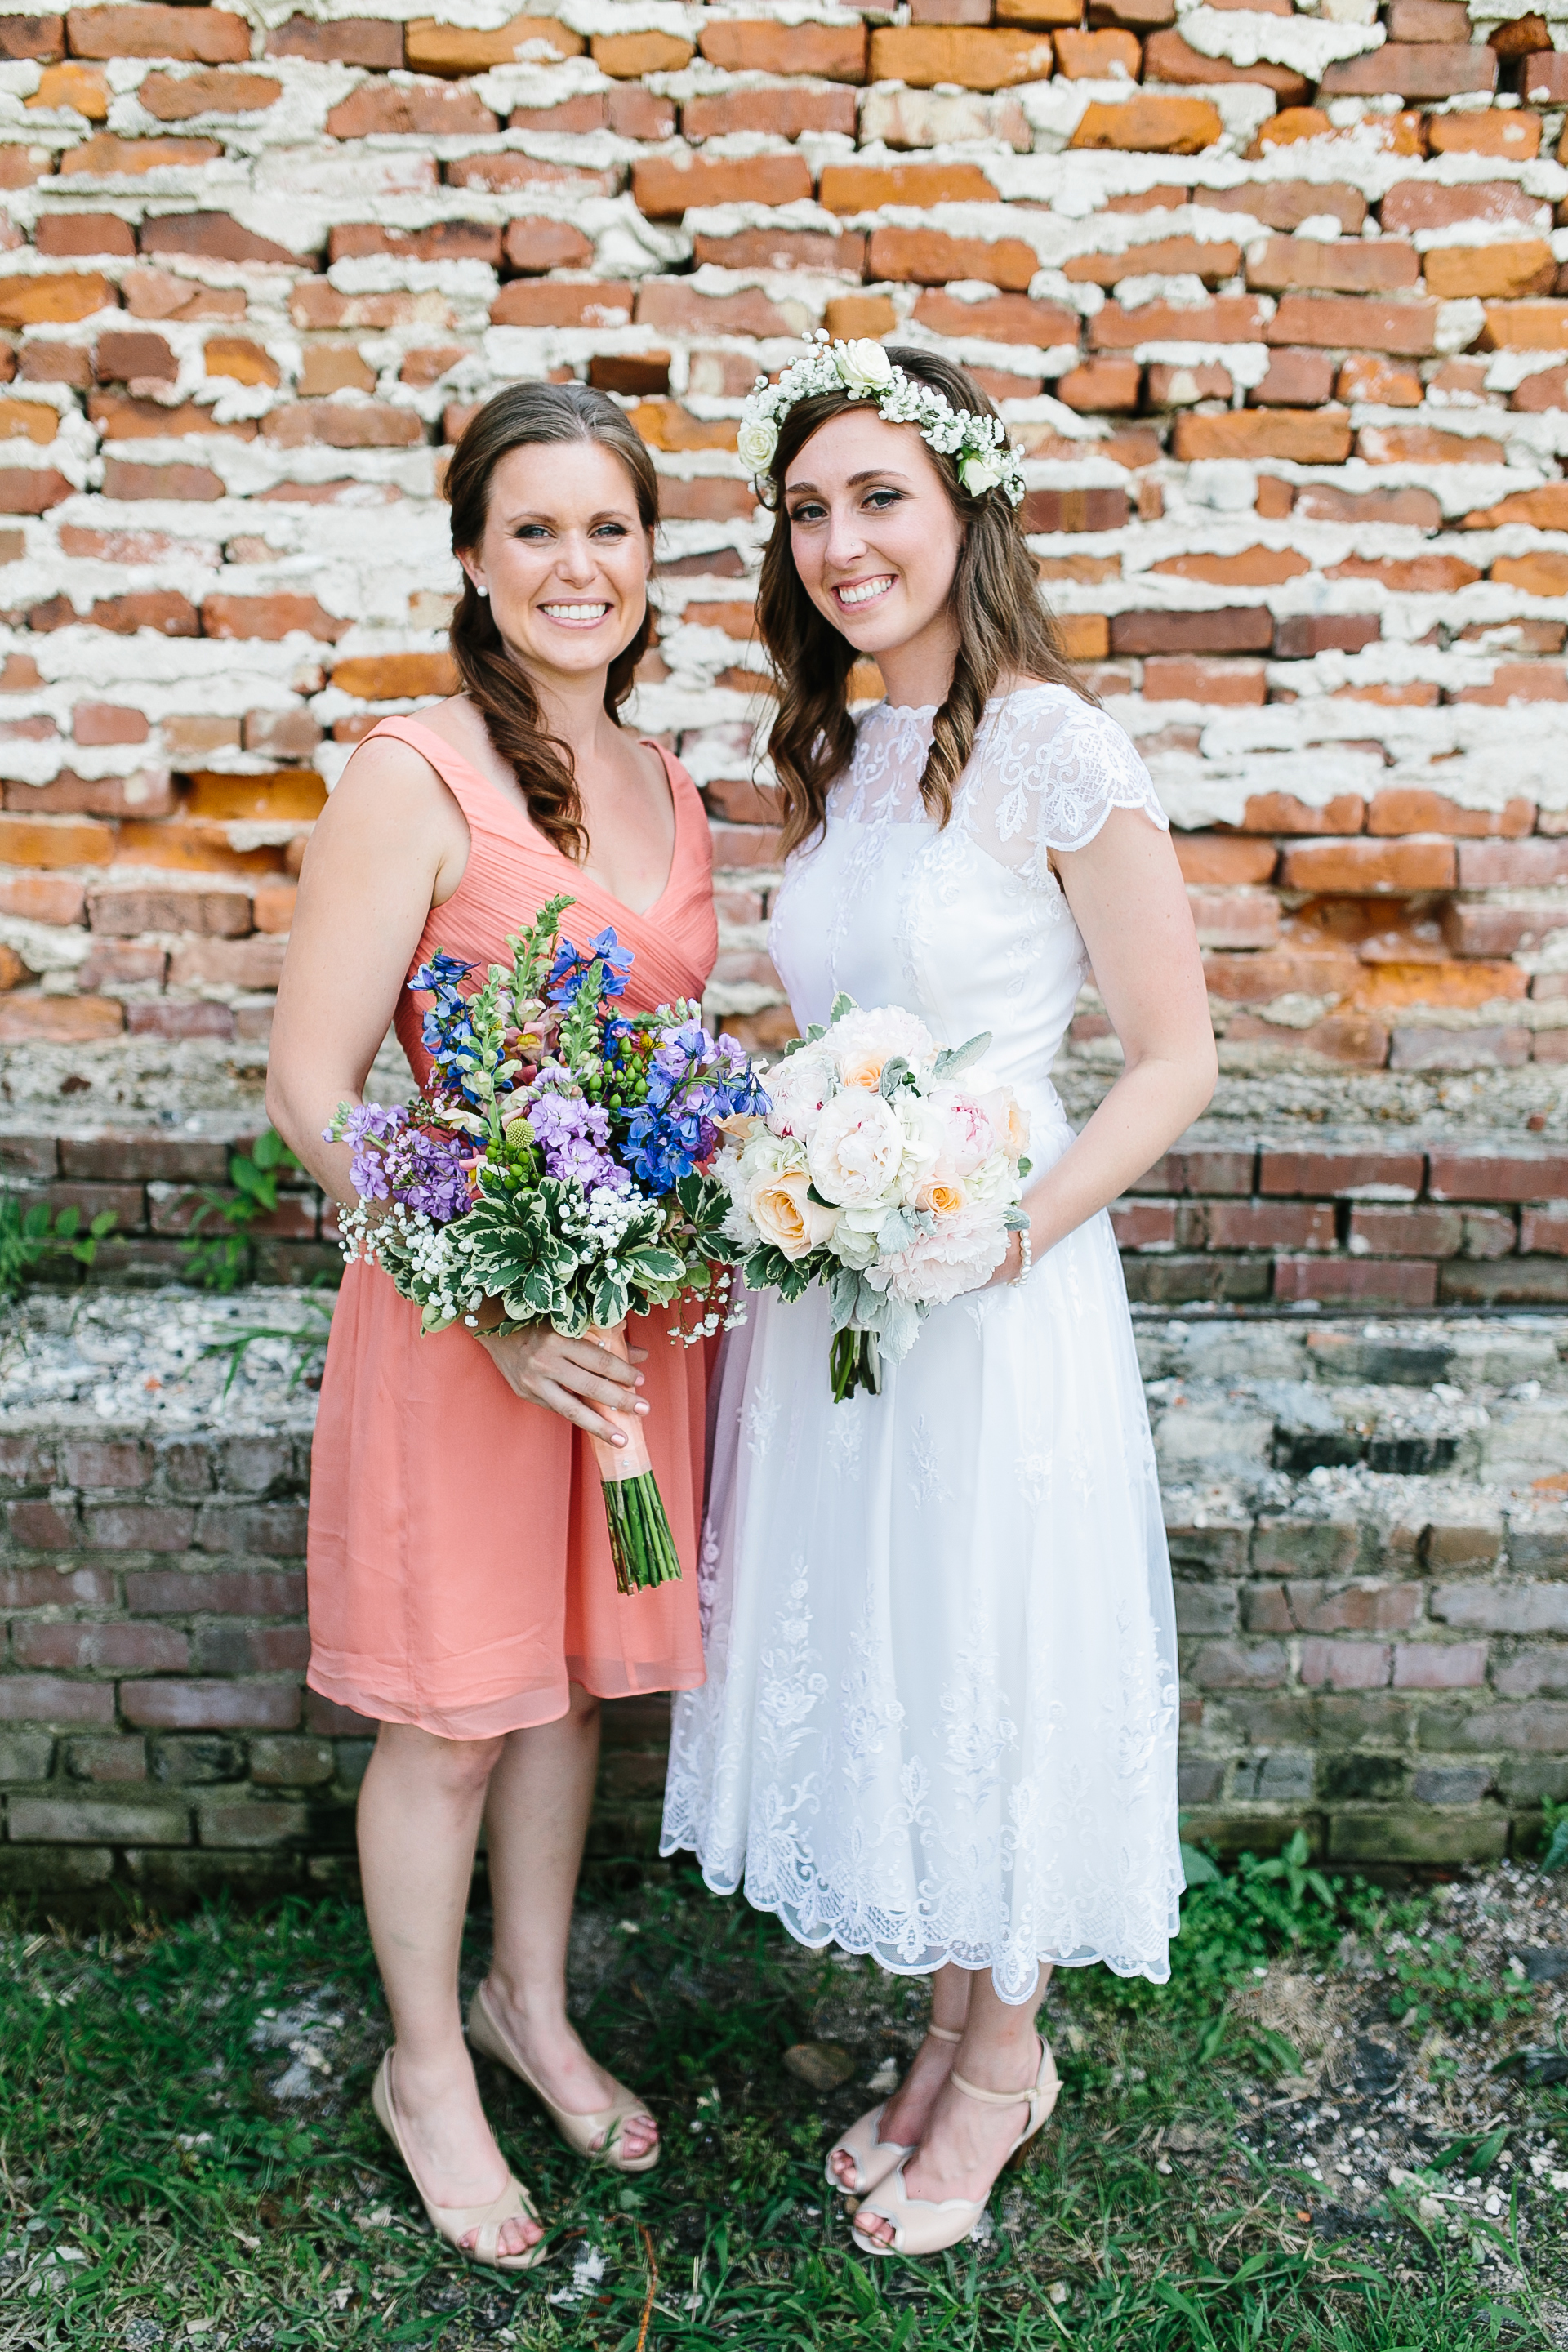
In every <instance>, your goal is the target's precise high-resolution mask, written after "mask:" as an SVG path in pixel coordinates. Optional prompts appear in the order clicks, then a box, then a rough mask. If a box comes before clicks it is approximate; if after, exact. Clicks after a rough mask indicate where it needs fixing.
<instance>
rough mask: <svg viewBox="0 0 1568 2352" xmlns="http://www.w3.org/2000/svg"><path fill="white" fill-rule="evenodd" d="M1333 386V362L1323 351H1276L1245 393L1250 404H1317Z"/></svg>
mask: <svg viewBox="0 0 1568 2352" xmlns="http://www.w3.org/2000/svg"><path fill="white" fill-rule="evenodd" d="M1333 389H1334V363H1333V362H1332V360H1331V359H1330V358H1329V357H1328V356H1327V354H1326V353H1325V352H1293V351H1277V352H1272V353H1271V354H1270V356H1269V361H1268V374H1267V375H1266V376H1265V377H1264V379H1263V381H1262V383H1258V384H1255V385H1254V386H1253V388H1252V390H1251V391H1250V392H1249V393H1248V394H1247V405H1248V406H1249V407H1252V408H1319V407H1321V406H1322V405H1323V404H1324V403H1325V402H1326V401H1328V400H1329V399H1330V398H1331V395H1332V393H1333Z"/></svg>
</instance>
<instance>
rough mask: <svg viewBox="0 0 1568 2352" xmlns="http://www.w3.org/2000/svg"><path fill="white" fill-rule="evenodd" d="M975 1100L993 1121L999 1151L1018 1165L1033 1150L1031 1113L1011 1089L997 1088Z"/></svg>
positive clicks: (978, 1096)
mask: <svg viewBox="0 0 1568 2352" xmlns="http://www.w3.org/2000/svg"><path fill="white" fill-rule="evenodd" d="M975 1100H976V1101H977V1102H978V1103H979V1105H980V1108H981V1109H982V1110H983V1111H984V1113H985V1116H986V1118H988V1119H989V1120H990V1121H991V1131H992V1133H993V1134H994V1137H995V1139H996V1149H997V1150H998V1151H1005V1153H1006V1155H1007V1157H1008V1159H1009V1160H1012V1161H1013V1162H1014V1163H1015V1164H1016V1162H1017V1161H1018V1160H1022V1158H1023V1157H1024V1154H1025V1152H1026V1151H1027V1150H1028V1148H1029V1114H1028V1112H1027V1111H1026V1109H1025V1108H1024V1106H1023V1105H1022V1103H1021V1102H1020V1101H1019V1100H1018V1097H1017V1096H1016V1094H1015V1093H1014V1092H1013V1089H1012V1087H992V1088H991V1089H990V1091H989V1092H988V1093H986V1094H983V1095H977V1096H976V1097H975Z"/></svg>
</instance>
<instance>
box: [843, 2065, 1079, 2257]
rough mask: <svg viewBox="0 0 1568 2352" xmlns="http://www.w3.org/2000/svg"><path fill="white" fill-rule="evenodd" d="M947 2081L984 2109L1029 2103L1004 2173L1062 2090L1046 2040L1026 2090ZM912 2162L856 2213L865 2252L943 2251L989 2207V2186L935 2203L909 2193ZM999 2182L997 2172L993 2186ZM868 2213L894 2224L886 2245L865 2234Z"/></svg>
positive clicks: (954, 2077)
mask: <svg viewBox="0 0 1568 2352" xmlns="http://www.w3.org/2000/svg"><path fill="white" fill-rule="evenodd" d="M948 2080H949V2082H950V2083H951V2084H952V2087H953V2089H954V2090H955V2091H962V2092H963V2095H964V2097H965V2098H966V2099H977V2100H978V2101H979V2103H980V2105H982V2106H983V2107H1016V2106H1017V2105H1019V2104H1020V2102H1022V2101H1025V2100H1026V2101H1027V2102H1028V2109H1029V2115H1028V2121H1027V2122H1026V2124H1025V2126H1024V2128H1023V2130H1022V2131H1021V2132H1020V2133H1019V2134H1018V2137H1017V2138H1016V2140H1015V2141H1014V2142H1013V2145H1012V2147H1010V2148H1009V2149H1008V2151H1007V2153H1006V2155H1005V2157H1004V2158H1003V2159H1002V2162H1001V2163H1000V2164H999V2165H998V2166H997V2168H996V2171H997V2173H1001V2172H1003V2171H1005V2168H1006V2167H1007V2166H1008V2165H1009V2164H1011V2163H1012V2161H1013V2159H1014V2158H1015V2157H1016V2155H1017V2154H1018V2151H1019V2149H1020V2148H1022V2147H1024V2145H1025V2144H1026V2141H1028V2140H1031V2139H1033V2138H1034V2137H1035V2134H1036V2133H1037V2131H1038V2130H1039V2128H1040V2126H1041V2125H1042V2124H1043V2123H1044V2122H1045V2121H1046V2119H1047V2116H1049V2114H1050V2112H1051V2109H1052V2108H1053V2107H1054V2106H1055V2105H1056V2103H1057V2098H1058V2094H1059V2093H1060V2090H1061V2084H1060V2083H1059V2081H1058V2078H1057V2064H1056V2060H1055V2059H1054V2058H1053V2057H1052V2056H1051V2045H1050V2043H1049V2042H1046V2041H1042V2042H1041V2043H1040V2066H1039V2072H1038V2074H1037V2075H1036V2077H1035V2079H1034V2081H1033V2082H1032V2083H1031V2084H1028V2085H1027V2087H1026V2089H1024V2090H1022V2091H983V2090H982V2089H981V2088H980V2086H979V2084H977V2083H970V2082H966V2081H965V2080H964V2077H963V2075H962V2074H956V2073H955V2074H950V2075H949V2076H948ZM913 2153H914V2151H913V2150H912V2149H911V2150H910V2155H912V2154H913ZM909 2161H910V2158H909V2156H901V2157H900V2158H899V2161H898V2163H897V2164H896V2165H895V2166H894V2167H893V2169H892V2171H891V2172H890V2173H889V2175H888V2177H887V2179H886V2180H884V2181H883V2183H882V2186H881V2188H880V2189H879V2190H878V2191H877V2192H876V2194H875V2195H874V2196H872V2197H868V2198H867V2199H865V2200H863V2202H862V2204H861V2206H860V2210H859V2211H858V2213H857V2214H856V2216H855V2221H854V2227H853V2231H852V2235H853V2237H854V2240H855V2243H856V2244H857V2246H858V2247H859V2249H860V2252H862V2253H863V2254H940V2253H942V2252H943V2251H944V2250H945V2249H946V2248H947V2247H949V2246H956V2245H957V2244H958V2243H959V2242H960V2241H961V2240H963V2239H964V2238H967V2237H968V2235H969V2233H970V2231H972V2230H973V2227H974V2224H975V2223H976V2221H979V2219H980V2216H981V2215H982V2213H984V2210H985V2207H986V2203H987V2201H988V2200H989V2198H990V2194H991V2189H987V2190H986V2192H985V2195H984V2197H982V2198H980V2199H978V2200H975V2201H973V2202H972V2201H971V2200H970V2199H969V2198H967V2197H944V2198H943V2199H942V2201H941V2202H940V2204H933V2203H932V2202H931V2200H929V2199H927V2198H923V2197H907V2196H906V2195H905V2194H904V2172H905V2169H906V2168H907V2167H908V2164H909ZM995 2185H996V2179H995V2175H993V2177H992V2182H991V2187H992V2189H994V2187H995ZM865 2215H875V2216H877V2217H878V2218H879V2220H881V2221H890V2222H891V2223H892V2225H893V2235H892V2239H891V2242H889V2244H888V2245H885V2246H879V2244H878V2243H877V2242H876V2240H875V2239H873V2238H867V2237H863V2236H862V2235H861V2232H860V2222H861V2219H862V2217H863V2216H865Z"/></svg>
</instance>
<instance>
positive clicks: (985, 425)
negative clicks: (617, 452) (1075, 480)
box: [736, 327, 1024, 506]
mask: <svg viewBox="0 0 1568 2352" xmlns="http://www.w3.org/2000/svg"><path fill="white" fill-rule="evenodd" d="M826 392H843V393H847V394H848V395H849V397H850V399H851V400H868V401H870V402H871V403H872V404H874V405H875V407H876V409H877V411H878V413H879V415H881V416H882V417H884V418H885V419H886V421H887V422H888V424H889V425H913V426H914V427H915V429H916V430H917V432H918V433H919V434H920V436H921V440H922V441H923V442H925V444H926V446H928V448H931V449H935V450H938V451H939V452H940V453H941V454H942V456H943V457H952V459H953V460H954V461H955V462H956V464H957V467H958V478H959V480H960V481H961V482H962V483H963V487H964V488H965V489H966V490H967V491H968V493H969V495H970V497H971V498H972V499H981V498H984V496H985V494H986V492H987V491H988V490H994V489H999V490H1000V491H1001V492H1002V494H1003V496H1004V497H1005V499H1007V500H1008V501H1009V503H1010V504H1011V505H1013V506H1017V505H1018V504H1019V503H1020V502H1021V500H1022V499H1023V496H1024V461H1023V459H1022V458H1021V457H1019V455H1018V452H1017V451H1016V449H1015V448H1014V446H1013V445H1012V443H1011V442H1010V441H1009V440H1008V438H1007V430H1006V427H1005V425H1004V424H1003V423H1002V420H1001V418H1000V417H997V416H982V415H979V414H978V413H977V412H976V411H975V410H973V409H969V408H954V407H953V405H952V402H951V401H949V400H946V399H944V398H943V396H942V394H941V393H940V392H938V391H937V390H936V389H935V387H934V385H931V384H929V383H921V382H920V381H919V380H918V378H916V377H914V376H912V375H908V374H906V373H905V372H904V370H903V369H902V368H901V367H900V366H899V365H898V363H897V362H896V361H894V360H892V359H890V358H889V356H888V353H887V352H885V351H884V350H883V348H882V346H881V344H880V343H874V342H871V341H868V340H865V339H861V340H858V341H855V342H852V343H844V342H837V343H835V342H830V341H828V337H827V333H826V329H825V328H821V327H819V328H818V329H817V331H816V335H815V336H814V337H813V339H812V341H811V342H810V344H809V345H808V347H807V349H806V352H805V357H804V358H802V359H798V360H792V361H791V362H790V364H789V366H788V367H786V368H785V369H784V373H783V374H782V375H781V376H780V377H779V380H778V382H777V383H769V382H768V380H767V377H766V376H765V375H760V376H759V377H758V378H757V381H756V383H755V384H754V385H753V386H752V390H751V391H750V392H749V393H748V394H747V395H746V398H745V401H744V403H743V404H742V409H741V429H740V434H739V436H738V438H737V442H736V446H737V448H738V449H739V450H740V453H741V463H742V465H743V466H745V467H749V468H750V470H751V473H752V477H753V478H754V479H755V481H756V485H757V494H758V496H759V497H760V498H762V499H763V502H764V504H766V503H769V502H770V501H769V499H768V492H769V491H770V490H771V489H772V488H774V485H773V482H772V478H771V477H772V469H773V456H774V453H775V451H776V450H777V448H778V444H779V426H780V425H782V424H783V422H784V418H785V417H786V416H787V415H789V412H790V410H791V409H792V408H794V407H795V405H796V404H798V403H799V402H800V401H803V400H816V399H819V398H820V397H821V395H822V394H824V393H826Z"/></svg>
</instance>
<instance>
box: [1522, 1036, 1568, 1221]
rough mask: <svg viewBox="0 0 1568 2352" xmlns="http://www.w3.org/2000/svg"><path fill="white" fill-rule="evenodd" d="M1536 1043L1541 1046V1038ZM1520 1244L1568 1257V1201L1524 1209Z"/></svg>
mask: <svg viewBox="0 0 1568 2352" xmlns="http://www.w3.org/2000/svg"><path fill="white" fill-rule="evenodd" d="M1554 1034H1562V1033H1554ZM1536 1043H1537V1045H1538V1046H1539V1045H1540V1039H1539V1038H1538V1039H1537V1040H1536ZM1519 1246H1520V1250H1521V1253H1522V1254H1523V1255H1530V1254H1531V1252H1539V1253H1540V1254H1541V1255H1542V1256H1543V1257H1568V1201H1548V1202H1546V1203H1545V1204H1544V1206H1543V1207H1542V1208H1539V1209H1526V1210H1524V1211H1523V1212H1522V1213H1521V1216H1520V1220H1519Z"/></svg>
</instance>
